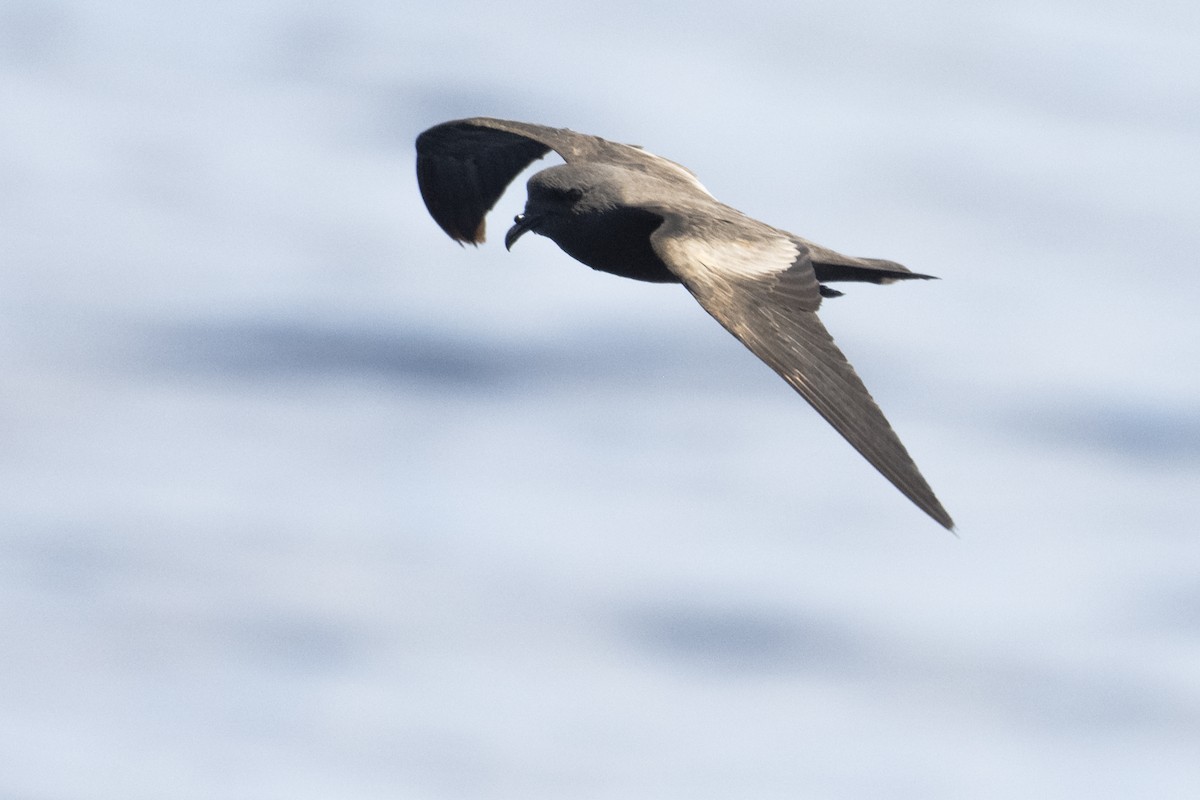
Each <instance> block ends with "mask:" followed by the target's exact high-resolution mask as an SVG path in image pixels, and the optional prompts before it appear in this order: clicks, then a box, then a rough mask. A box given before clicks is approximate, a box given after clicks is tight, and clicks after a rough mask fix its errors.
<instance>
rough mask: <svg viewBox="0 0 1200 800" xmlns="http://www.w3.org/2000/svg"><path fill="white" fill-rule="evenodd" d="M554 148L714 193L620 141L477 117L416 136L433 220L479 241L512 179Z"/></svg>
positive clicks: (687, 190)
mask: <svg viewBox="0 0 1200 800" xmlns="http://www.w3.org/2000/svg"><path fill="white" fill-rule="evenodd" d="M551 150H553V151H554V152H556V153H558V154H559V155H560V156H562V158H563V160H564V161H566V162H567V163H568V164H570V163H578V162H582V161H598V162H601V163H604V164H607V165H612V166H619V167H623V168H625V169H628V170H632V171H634V172H638V173H642V174H645V175H648V176H651V177H653V178H655V179H657V180H659V181H662V182H666V183H669V184H672V185H674V186H675V187H676V190H677V191H680V192H682V194H684V195H689V194H695V193H700V194H703V195H706V196H708V190H707V189H705V188H704V187H703V186H702V185H701V184H700V181H699V180H697V179H696V176H695V175H693V174H692V172H691V171H690V170H689V169H687V168H686V167H683V166H680V165H679V164H676V163H675V162H674V161H670V160H669V159H666V158H662V157H661V156H656V155H654V154H653V153H650V152H648V151H646V150H643V149H642V148H640V147H637V146H636V145H629V144H621V143H619V142H612V141H609V140H608V139H602V138H600V137H599V136H589V135H588V134H586V133H576V132H575V131H573V130H569V129H567V128H549V127H546V126H545V125H532V124H529V123H526V122H512V121H510V120H504V119H491V118H489V117H474V118H472V119H460V120H455V121H453V122H443V123H442V124H441V125H435V126H434V127H432V128H430V129H429V130H427V131H425V132H424V133H422V134H421V135H420V136H418V137H417V184H418V185H419V186H420V188H421V197H422V198H423V199H424V200H425V207H426V208H428V209H429V213H430V215H431V216H432V217H433V219H434V221H436V222H437V224H438V225H440V226H441V228H442V230H444V231H445V232H446V233H448V234H449V235H450V237H451V238H452V239H454V240H455V241H458V242H470V243H471V244H479V243H480V242H482V241H483V239H484V217H485V216H487V213H488V212H489V211H491V210H492V207H493V206H494V205H496V201H497V200H499V199H500V195H502V194H504V190H505V188H507V186H508V185H509V184H510V183H512V180H513V178H515V177H517V175H518V174H520V172H521V171H522V170H523V169H525V168H526V167H528V166H529V165H530V164H532V163H533V162H534V161H536V160H537V159H539V158H541V157H542V156H544V155H546V153H548V152H550V151H551Z"/></svg>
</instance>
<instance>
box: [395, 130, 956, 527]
mask: <svg viewBox="0 0 1200 800" xmlns="http://www.w3.org/2000/svg"><path fill="white" fill-rule="evenodd" d="M551 150H553V151H555V152H556V153H558V154H559V155H560V156H562V158H563V160H564V161H565V162H566V163H565V164H560V165H557V166H553V167H549V168H547V169H544V170H542V171H541V172H538V173H536V174H535V175H534V176H533V177H532V178H530V179H529V183H528V187H527V188H528V199H527V200H526V204H525V212H524V213H523V214H520V215H518V216H517V217H516V219H515V220H514V223H515V224H514V225H513V227H512V228H511V229H509V231H508V234H507V235H506V236H505V240H504V243H505V246H506V247H508V248H510V249H511V247H512V245H513V244H514V243H515V242H516V240H517V239H518V238H520V237H521V235H523V234H524V233H525V232H527V231H533V232H534V233H537V234H540V235H542V236H546V237H548V238H550V239H552V240H553V241H554V242H555V243H556V244H558V246H559V247H560V248H562V249H563V250H564V251H565V252H566V253H567V254H568V255H570V256H572V257H573V258H575V259H577V260H579V261H581V262H583V263H584V264H586V265H588V266H590V267H592V268H593V269H598V270H602V271H604V272H611V273H613V274H615V275H621V276H623V277H627V278H634V279H637V280H644V281H654V282H659V283H682V284H683V285H684V287H686V288H687V290H688V291H689V292H691V293H692V295H693V296H694V297H695V298H696V300H698V301H699V303H700V305H701V306H703V307H704V309H705V310H706V311H708V313H709V314H711V315H712V316H713V317H714V318H715V319H716V320H717V321H718V322H720V323H721V324H722V325H723V326H725V328H726V330H728V331H729V332H730V333H732V334H733V335H734V336H736V337H737V338H738V339H739V340H740V341H741V342H742V343H743V344H744V345H746V347H748V348H750V350H751V351H752V352H753V353H754V354H755V355H757V356H758V357H759V358H761V359H762V360H763V361H764V362H766V363H767V365H768V366H770V367H771V369H773V370H775V371H776V372H777V373H779V375H781V376H782V377H783V379H784V380H785V381H787V382H788V383H789V384H790V385H791V386H792V387H793V388H794V389H795V390H796V391H797V392H799V393H800V394H801V395H802V396H803V397H804V399H805V400H807V401H808V402H809V403H810V404H811V405H812V406H813V408H815V409H816V410H817V411H818V412H819V413H820V414H821V416H823V417H824V418H825V419H826V420H827V421H828V422H829V423H830V424H831V425H833V427H834V428H836V429H837V431H838V432H839V433H840V434H842V436H844V437H845V438H846V440H847V441H849V442H850V444H851V445H853V446H854V448H855V449H856V450H858V452H859V453H861V454H862V455H863V456H864V457H865V458H866V459H867V460H868V461H870V462H871V464H872V465H874V466H875V468H876V469H878V470H879V471H880V472H881V473H883V475H884V476H885V477H886V478H887V479H888V480H890V481H891V482H892V483H893V484H894V485H895V486H896V488H898V489H899V490H900V491H901V492H903V493H904V494H905V496H907V497H908V498H909V499H910V500H912V501H913V502H914V503H916V505H917V506H919V507H920V508H921V509H922V510H923V511H925V513H927V514H929V516H931V517H933V518H934V519H935V520H937V521H938V522H939V523H940V524H942V525H944V526H945V527H946V528H949V529H953V527H954V522H953V520H951V519H950V515H949V514H947V513H946V510H945V509H944V508H942V504H941V503H940V502H938V499H937V497H935V496H934V494H933V490H931V489H930V488H929V484H928V483H926V482H925V479H924V478H923V477H922V476H921V473H920V471H919V470H918V469H917V466H916V464H914V463H913V460H912V458H911V457H909V455H908V452H907V451H906V450H905V449H904V445H903V444H901V442H900V439H899V438H898V437H897V436H896V434H895V432H894V431H893V430H892V427H891V425H890V424H888V421H887V419H886V418H885V417H884V416H883V412H882V411H880V410H879V407H878V406H877V405H876V404H875V401H874V400H873V399H872V398H871V395H870V394H869V393H868V392H867V389H866V387H865V386H863V383H862V381H861V380H859V378H858V375H857V374H855V372H854V368H853V367H851V366H850V364H849V362H847V361H846V357H845V356H843V355H842V353H841V351H840V350H838V348H837V346H836V345H835V344H834V343H833V338H832V337H831V336H830V335H829V333H828V332H827V331H826V330H825V326H824V325H822V324H821V321H820V320H819V319H818V318H817V314H816V311H817V309H818V308H819V307H820V305H821V299H822V297H836V296H838V295H839V294H841V293H840V292H838V291H835V290H833V289H830V288H829V287H827V286H826V285H825V283H826V282H830V281H866V282H869V283H891V282H892V281H895V280H903V279H910V278H929V277H930V276H928V275H920V274H917V273H914V272H911V271H910V270H908V269H906V268H905V267H902V266H900V265H899V264H896V263H894V262H891V261H883V260H880V259H872V258H853V257H850V256H844V255H841V254H840V253H836V252H834V251H832V250H828V249H826V248H824V247H821V246H820V245H817V244H814V243H813V242H809V241H807V240H805V239H802V238H800V237H799V236H796V235H794V234H791V233H788V232H787V231H783V230H779V229H778V228H773V227H771V226H770V225H767V224H765V223H762V222H759V221H758V220H756V219H752V218H751V217H748V216H746V215H745V214H742V213H741V212H740V211H737V210H736V209H734V208H730V207H729V206H727V205H725V204H723V203H721V202H719V201H717V200H716V198H714V197H713V196H712V195H711V194H709V192H708V190H707V189H705V188H704V187H703V186H702V185H701V184H700V182H699V181H698V180H697V179H696V176H695V175H693V174H692V173H691V172H690V171H689V170H687V169H685V168H684V167H681V166H680V165H678V164H676V163H674V162H672V161H668V160H667V159H665V158H661V157H659V156H656V155H654V154H652V153H648V152H646V151H645V150H643V149H641V148H639V147H634V146H632V145H625V144H618V143H616V142H610V141H607V140H605V139H601V138H599V137H597V136H588V135H586V134H581V133H575V132H574V131H571V130H567V129H564V128H548V127H544V126H541V125H530V124H527V123H523V122H509V121H507V120H499V119H488V118H484V117H478V118H474V119H465V120H457V121H454V122H446V123H443V124H441V125H436V126H434V127H432V128H430V129H429V130H427V131H425V132H424V133H422V134H421V135H420V136H418V137H417V181H418V183H419V184H420V187H421V196H422V198H424V200H425V206H426V207H427V208H428V209H429V213H430V214H431V215H432V216H433V219H434V220H435V221H436V222H437V224H438V225H440V226H441V228H442V230H444V231H445V232H446V233H447V234H449V235H450V237H451V238H453V239H455V240H456V241H458V242H469V243H471V244H478V243H480V242H482V241H483V239H484V217H485V216H486V215H487V213H488V212H489V211H490V210H491V209H492V207H493V206H494V205H495V204H496V201H497V200H499V199H500V195H501V194H503V192H504V190H505V188H506V187H507V186H508V184H509V183H511V182H512V180H513V178H515V177H516V176H517V174H518V173H520V172H521V171H522V170H524V169H525V168H526V167H527V166H529V164H530V163H532V162H533V161H534V160H536V159H538V158H541V157H542V156H544V155H546V153H548V152H549V151H551Z"/></svg>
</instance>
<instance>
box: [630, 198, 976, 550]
mask: <svg viewBox="0 0 1200 800" xmlns="http://www.w3.org/2000/svg"><path fill="white" fill-rule="evenodd" d="M660 213H662V214H663V217H664V223H663V225H662V226H661V227H660V228H659V229H658V230H657V231H656V232H655V233H654V234H653V235H652V236H651V239H650V241H651V245H652V246H653V248H654V251H655V252H656V253H657V254H658V256H659V257H660V258H661V259H662V260H663V261H664V262H665V263H666V265H667V267H668V268H669V269H670V270H671V271H672V272H674V273H675V274H676V275H678V276H679V278H680V279H682V281H683V283H684V285H685V286H686V287H687V288H688V290H689V291H690V292H691V293H692V295H693V296H695V298H696V299H697V300H698V301H699V302H700V305H701V306H703V307H704V309H705V310H706V311H707V312H708V313H709V314H711V315H712V316H713V317H714V318H716V320H717V321H718V322H720V323H721V324H722V325H723V326H725V328H726V330H728V331H729V332H730V333H732V334H733V335H734V336H736V337H737V338H738V339H739V340H740V341H741V342H742V344H744V345H746V347H748V348H750V350H751V351H752V352H753V353H754V354H755V355H756V356H758V357H759V358H761V359H762V360H763V361H765V362H766V363H767V365H768V366H770V367H771V369H773V370H775V371H776V372H777V373H779V375H780V376H782V377H783V379H784V380H785V381H787V382H788V383H789V384H790V385H791V386H792V388H794V389H795V390H796V391H797V392H799V393H800V394H801V396H803V397H804V399H805V400H807V401H808V402H809V403H810V404H811V405H812V407H813V408H815V409H816V410H817V412H818V413H820V415H821V416H822V417H824V418H825V419H826V421H828V422H829V424H831V425H832V426H833V427H834V428H835V429H837V431H838V433H840V434H841V435H842V436H844V437H845V438H846V440H847V441H848V442H850V444H851V445H853V446H854V449H856V450H857V451H858V452H859V453H861V454H862V455H863V457H865V458H866V459H867V461H869V462H871V464H872V465H873V466H874V467H875V468H876V469H878V470H879V471H880V472H881V473H883V475H884V477H886V478H887V479H888V480H889V481H891V482H892V484H894V485H895V486H896V488H897V489H899V490H900V491H901V492H903V493H904V495H905V496H906V497H908V498H909V499H910V500H912V501H913V502H914V503H916V505H917V506H918V507H920V508H921V509H922V510H923V511H925V513H927V514H928V515H929V516H931V517H933V518H934V519H935V520H937V521H938V522H939V523H941V524H942V525H943V526H945V527H946V528H949V529H951V530H953V528H954V521H953V520H952V519H951V518H950V515H949V514H947V513H946V510H945V509H944V508H942V504H941V503H940V502H938V499H937V497H936V496H934V493H933V490H932V489H930V488H929V484H928V483H926V482H925V479H924V478H923V477H922V476H921V473H920V471H919V470H918V469H917V465H916V464H914V463H913V460H912V458H911V457H910V456H909V455H908V451H907V450H906V449H905V448H904V445H903V444H902V443H901V442H900V439H899V437H897V436H896V433H895V432H894V431H893V430H892V426H891V425H890V424H889V423H888V421H887V418H886V417H884V415H883V412H882V411H880V409H879V406H878V405H876V403H875V401H874V399H872V397H871V395H870V393H869V392H868V391H867V388H866V387H865V386H864V385H863V382H862V381H861V380H860V379H859V377H858V375H857V374H856V373H855V372H854V368H853V367H851V366H850V363H849V362H848V361H847V360H846V357H845V356H844V355H842V352H841V351H840V350H839V349H838V347H837V345H835V344H834V342H833V337H831V336H830V335H829V332H828V331H826V330H825V326H824V325H822V324H821V321H820V320H819V319H818V318H817V315H816V310H817V308H818V307H819V306H820V304H821V296H820V289H819V285H818V282H817V277H816V274H815V272H814V271H813V265H812V263H811V260H810V258H809V254H808V251H807V248H806V247H805V245H804V244H803V243H800V242H797V241H795V240H793V239H792V238H790V237H788V236H786V235H784V234H783V233H782V232H780V231H776V230H774V229H772V228H769V227H767V226H765V225H761V223H755V222H754V221H753V220H750V219H748V218H742V219H741V220H739V221H738V223H739V224H730V221H728V220H717V219H713V218H708V217H705V216H700V215H696V214H687V215H682V214H676V213H672V212H671V211H670V210H662V211H661V212H660Z"/></svg>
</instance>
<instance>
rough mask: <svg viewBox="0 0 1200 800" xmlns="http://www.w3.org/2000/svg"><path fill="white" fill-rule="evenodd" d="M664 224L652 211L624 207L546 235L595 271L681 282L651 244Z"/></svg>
mask: <svg viewBox="0 0 1200 800" xmlns="http://www.w3.org/2000/svg"><path fill="white" fill-rule="evenodd" d="M661 224H662V217H660V216H659V215H657V214H655V213H653V212H651V211H646V210H644V209H638V208H622V209H616V210H613V211H605V212H603V213H597V212H592V213H590V214H587V215H583V216H581V217H576V218H574V219H572V220H571V222H570V223H569V224H567V225H563V226H561V227H559V228H557V229H556V230H554V231H553V232H547V235H548V236H550V238H551V239H553V240H554V241H555V243H556V244H557V245H558V246H559V247H560V248H562V250H563V252H565V253H566V254H567V255H569V256H571V257H572V258H574V259H575V260H576V261H580V262H582V263H584V264H587V265H588V266H589V267H591V268H592V269H597V270H600V271H601V272H608V273H611V274H613V275H620V276H621V277H622V278H632V279H633V280H636V281H649V282H651V283H679V278H678V277H677V276H676V275H675V274H674V273H673V272H671V271H670V270H669V269H667V265H666V264H664V263H663V261H662V259H660V258H659V257H658V255H657V254H656V253H655V252H654V248H653V247H651V245H650V235H651V234H652V233H654V231H655V230H657V229H658V226H659V225H661Z"/></svg>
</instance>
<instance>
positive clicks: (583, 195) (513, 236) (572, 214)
mask: <svg viewBox="0 0 1200 800" xmlns="http://www.w3.org/2000/svg"><path fill="white" fill-rule="evenodd" d="M590 173H591V170H589V169H587V168H580V167H575V166H572V165H570V164H561V165H559V166H557V167H550V168H549V169H544V170H542V171H541V172H538V173H537V174H535V175H534V176H533V177H532V178H530V179H529V183H528V184H527V186H526V189H527V192H528V197H527V199H526V200H525V211H524V212H523V213H521V214H518V215H517V216H516V217H514V218H513V223H514V224H513V226H512V227H511V228H509V229H508V233H506V234H505V235H504V246H505V248H507V249H509V250H511V249H512V246H513V245H514V244H516V241H517V239H519V238H521V236H523V235H524V234H525V232H526V231H533V232H534V233H537V234H540V235H542V236H546V237H549V238H550V239H553V240H555V241H559V236H560V235H562V234H565V233H566V232H567V229H568V228H569V227H570V226H571V225H572V220H573V218H577V217H578V216H579V215H581V214H585V213H587V212H591V211H597V210H601V209H603V208H605V206H606V205H610V203H609V197H608V195H609V193H608V192H606V191H605V188H604V185H603V184H602V183H598V182H597V181H596V177H598V176H595V175H592V174H590Z"/></svg>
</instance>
